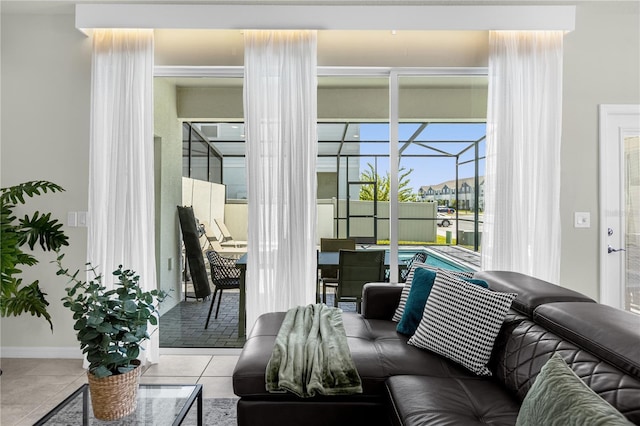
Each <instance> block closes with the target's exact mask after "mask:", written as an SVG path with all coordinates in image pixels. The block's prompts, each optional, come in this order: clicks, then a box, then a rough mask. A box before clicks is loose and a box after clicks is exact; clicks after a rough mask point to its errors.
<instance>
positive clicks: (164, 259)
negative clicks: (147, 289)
mask: <svg viewBox="0 0 640 426" xmlns="http://www.w3.org/2000/svg"><path fill="white" fill-rule="evenodd" d="M153 92H154V93H153V102H154V116H155V117H154V135H155V140H156V142H155V167H154V171H155V202H156V234H155V235H156V269H157V271H156V273H157V276H158V283H160V288H162V289H163V290H165V291H170V290H173V292H171V293H170V294H171V297H169V298H168V299H166V301H165V302H164V303H163V304H162V306H161V307H160V312H161V313H164V312H167V311H169V309H171V308H172V307H173V306H175V305H177V304H178V303H180V297H179V296H178V295H180V294H181V293H180V285H181V262H182V259H181V240H180V228H179V225H178V212H177V209H176V206H177V205H179V204H180V201H181V197H182V187H181V178H182V127H181V124H180V121H179V120H178V115H177V113H176V89H175V86H174V85H173V84H172V83H171V82H169V81H167V80H159V79H155V80H154V86H153Z"/></svg>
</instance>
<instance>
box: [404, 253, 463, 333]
mask: <svg viewBox="0 0 640 426" xmlns="http://www.w3.org/2000/svg"><path fill="white" fill-rule="evenodd" d="M419 268H427V269H430V270H432V271H434V272H436V273H437V272H438V271H443V270H444V269H440V268H434V267H433V266H431V265H427V264H426V263H414V264H413V266H412V267H411V271H410V272H409V275H407V282H405V284H404V287H403V289H402V294H401V295H400V303H398V307H397V308H396V312H395V313H394V314H393V321H396V322H397V321H400V320H401V319H402V315H403V314H404V308H405V306H406V304H407V299H408V298H409V292H410V291H411V283H412V282H413V276H414V274H415V271H416V269H419ZM446 272H448V273H449V274H451V275H454V276H455V277H458V278H462V277H466V278H472V277H473V272H459V271H450V270H446Z"/></svg>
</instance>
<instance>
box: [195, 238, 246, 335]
mask: <svg viewBox="0 0 640 426" xmlns="http://www.w3.org/2000/svg"><path fill="white" fill-rule="evenodd" d="M206 255H207V259H208V260H209V267H210V269H211V282H212V283H213V285H214V286H215V289H214V291H213V297H212V298H211V306H210V307H209V314H208V315H207V322H206V323H205V325H204V328H205V330H206V329H207V328H208V327H209V320H210V319H211V312H212V311H213V305H214V303H215V301H216V296H218V306H217V307H216V316H215V318H216V319H217V318H218V313H219V312H220V301H221V300H222V292H223V291H224V290H230V289H234V288H240V269H238V268H236V259H230V258H228V257H223V256H220V254H218V253H217V252H216V251H215V250H207V252H206ZM218 291H219V292H220V295H218Z"/></svg>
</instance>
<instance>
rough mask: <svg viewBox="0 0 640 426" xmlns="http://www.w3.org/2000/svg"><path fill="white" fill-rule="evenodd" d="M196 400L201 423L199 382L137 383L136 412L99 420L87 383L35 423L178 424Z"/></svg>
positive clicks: (199, 423) (199, 424) (200, 387)
mask: <svg viewBox="0 0 640 426" xmlns="http://www.w3.org/2000/svg"><path fill="white" fill-rule="evenodd" d="M196 400H197V401H198V403H197V409H198V413H197V415H198V426H201V425H202V385H155V384H154V385H143V384H141V385H139V387H138V405H137V407H136V411H134V412H133V413H132V414H130V415H128V416H125V417H123V418H121V419H118V420H113V421H102V420H98V419H96V418H95V417H94V415H93V410H92V408H91V398H90V395H89V385H88V384H84V385H82V386H80V388H78V389H77V390H76V391H75V392H73V393H72V394H71V395H70V396H69V397H67V398H66V399H65V400H64V401H62V402H61V403H60V404H58V405H57V406H56V407H55V408H54V409H53V410H51V411H50V412H49V413H47V414H46V415H45V416H44V417H43V418H41V419H40V420H38V421H37V422H36V423H35V425H36V426H38V425H61V424H64V425H102V424H104V425H111V426H113V425H153V426H156V425H158V426H160V425H180V424H182V422H183V421H184V419H185V417H186V416H187V413H188V412H189V410H190V409H191V407H192V406H193V403H194V401H196Z"/></svg>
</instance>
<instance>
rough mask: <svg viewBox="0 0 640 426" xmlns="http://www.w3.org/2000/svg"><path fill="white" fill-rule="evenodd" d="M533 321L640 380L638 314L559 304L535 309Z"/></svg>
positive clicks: (595, 306)
mask: <svg viewBox="0 0 640 426" xmlns="http://www.w3.org/2000/svg"><path fill="white" fill-rule="evenodd" d="M533 320H534V321H535V322H536V323H538V324H540V325H542V326H543V327H545V328H546V329H548V330H550V331H553V332H554V333H555V334H557V335H559V336H561V337H564V338H565V339H567V340H570V341H571V342H573V343H575V344H576V345H578V346H581V347H583V348H585V349H587V350H588V351H589V352H591V353H592V354H594V355H596V356H598V357H599V358H602V359H606V360H607V361H608V362H610V363H611V364H613V365H615V366H616V367H618V368H620V369H621V370H623V371H626V372H627V373H629V374H631V375H633V376H635V377H636V378H638V379H640V315H637V314H633V313H631V312H627V311H623V310H620V309H616V308H613V307H611V306H607V305H601V304H599V303H598V304H591V303H569V302H563V303H549V304H546V305H541V306H539V307H538V308H536V310H535V311H534V314H533ZM630 342H636V343H637V344H629V343H630ZM639 398H640V396H639Z"/></svg>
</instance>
